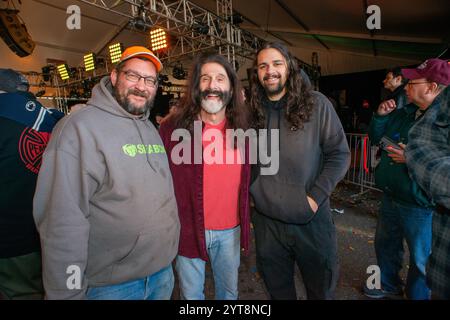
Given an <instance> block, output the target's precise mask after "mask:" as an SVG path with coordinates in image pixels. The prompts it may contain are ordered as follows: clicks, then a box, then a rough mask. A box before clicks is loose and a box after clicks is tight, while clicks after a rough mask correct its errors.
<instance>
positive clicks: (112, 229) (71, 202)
mask: <svg viewBox="0 0 450 320" xmlns="http://www.w3.org/2000/svg"><path fill="white" fill-rule="evenodd" d="M111 92H112V87H111V83H110V79H109V77H105V78H103V79H102V80H101V82H100V83H99V84H98V85H97V86H95V88H94V89H93V92H92V98H91V99H90V100H89V102H88V103H87V106H86V107H85V108H83V109H81V110H79V111H77V112H74V113H73V114H71V115H69V116H66V117H65V118H64V119H63V120H61V121H60V122H59V124H58V125H57V126H56V127H55V130H54V131H53V136H52V138H51V140H50V142H49V144H48V147H47V150H46V151H45V153H44V156H43V164H42V168H41V170H40V173H39V177H38V182H37V188H36V193H35V197H34V213H33V214H34V219H35V222H36V225H37V227H38V230H39V233H40V237H41V246H42V255H43V257H42V258H43V281H44V287H45V291H46V296H47V298H48V299H84V298H85V293H86V289H87V287H97V286H106V285H113V284H119V283H123V282H127V281H131V280H135V279H139V278H143V277H146V276H149V275H151V274H153V273H155V272H157V271H159V270H161V269H162V268H164V267H166V266H168V265H169V264H170V263H171V262H172V260H173V259H174V257H175V256H176V253H177V249H178V240H179V231H180V224H179V219H178V213H177V205H176V201H175V195H174V190H173V184H172V177H171V174H170V170H169V164H168V161H167V155H166V152H165V149H164V147H163V143H162V141H161V139H160V137H159V134H158V132H157V131H156V129H155V128H154V126H153V125H152V124H151V123H150V121H148V115H145V116H143V117H138V116H134V115H132V114H129V113H128V112H126V111H125V110H124V109H123V108H122V107H121V106H120V105H119V104H118V103H117V101H116V100H115V99H114V97H113V96H112V93H111ZM78 271H80V272H79V274H81V286H78V284H79V283H78V282H77V278H76V277H77V274H78Z"/></svg>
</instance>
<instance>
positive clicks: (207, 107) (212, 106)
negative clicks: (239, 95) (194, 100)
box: [202, 99, 225, 114]
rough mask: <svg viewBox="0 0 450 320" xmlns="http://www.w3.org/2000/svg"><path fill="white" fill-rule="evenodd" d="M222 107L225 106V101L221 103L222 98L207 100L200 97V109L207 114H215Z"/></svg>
mask: <svg viewBox="0 0 450 320" xmlns="http://www.w3.org/2000/svg"><path fill="white" fill-rule="evenodd" d="M223 108H225V103H223V101H222V100H219V101H209V100H206V99H202V109H203V110H204V111H205V112H207V113H209V114H216V113H217V112H219V111H220V110H222V109H223Z"/></svg>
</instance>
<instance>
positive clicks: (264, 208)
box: [250, 176, 314, 224]
mask: <svg viewBox="0 0 450 320" xmlns="http://www.w3.org/2000/svg"><path fill="white" fill-rule="evenodd" d="M250 192H251V194H252V196H253V199H254V201H255V207H256V209H257V210H258V211H259V212H261V213H263V214H264V215H267V216H269V217H271V218H273V219H277V220H280V221H283V222H286V223H294V224H305V223H308V222H309V221H310V220H311V219H312V218H313V217H314V211H313V210H312V209H311V207H310V205H309V203H308V200H307V199H306V190H305V186H304V185H301V184H296V183H292V182H281V181H278V180H277V179H273V178H272V177H268V176H259V177H258V178H257V179H256V181H255V182H254V183H253V184H252V186H251V187H250Z"/></svg>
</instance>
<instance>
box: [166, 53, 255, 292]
mask: <svg viewBox="0 0 450 320" xmlns="http://www.w3.org/2000/svg"><path fill="white" fill-rule="evenodd" d="M193 66H194V67H193V70H192V71H191V72H190V75H191V78H190V81H189V86H188V90H187V94H186V95H185V97H184V98H183V100H182V101H181V102H180V104H179V108H178V109H177V111H175V113H174V114H172V115H171V116H170V117H169V118H168V119H167V120H166V121H164V122H163V123H162V125H161V128H160V134H161V137H162V140H163V142H164V145H165V148H166V150H167V153H168V154H170V156H169V161H170V168H171V171H172V177H173V180H174V187H175V195H176V198H177V204H178V211H179V216H180V222H181V238H180V246H179V251H178V257H177V260H176V270H177V273H178V277H179V280H180V289H181V298H183V299H187V300H202V299H204V298H205V295H204V282H205V265H206V262H207V261H208V260H209V261H210V263H211V267H212V270H213V274H214V282H215V289H216V294H215V297H216V299H219V300H227V299H230V300H234V299H237V298H238V269H239V264H240V249H241V247H242V248H243V249H248V243H249V234H250V222H249V195H248V187H249V182H250V164H249V161H248V152H242V151H243V150H245V149H244V148H238V147H237V145H236V146H234V139H227V138H228V137H229V136H228V132H226V131H227V129H234V130H236V129H243V130H246V129H247V127H248V109H247V108H246V107H245V104H244V100H243V97H242V95H241V87H240V84H239V80H238V78H237V75H236V73H235V71H234V70H233V68H232V67H231V65H230V64H229V63H228V61H227V60H226V59H225V58H224V57H222V56H220V55H210V56H201V57H200V58H198V59H197V61H196V62H195V63H194V64H193ZM177 129H181V130H177ZM186 130H187V131H186ZM175 131H176V132H175ZM180 132H181V133H183V132H184V133H187V135H188V136H189V137H188V138H186V139H183V141H182V142H179V141H178V140H177V139H174V140H175V141H173V140H172V139H173V137H174V136H176V135H178V133H180ZM190 137H193V138H190ZM179 145H184V146H185V147H186V148H187V150H186V149H183V151H182V154H181V153H180V152H179V150H180V148H179ZM241 146H242V145H241ZM196 148H197V149H196ZM199 150H200V152H201V155H202V157H198V154H199ZM180 158H182V159H181V160H180Z"/></svg>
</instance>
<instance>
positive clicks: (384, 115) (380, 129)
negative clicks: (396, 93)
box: [369, 99, 396, 144]
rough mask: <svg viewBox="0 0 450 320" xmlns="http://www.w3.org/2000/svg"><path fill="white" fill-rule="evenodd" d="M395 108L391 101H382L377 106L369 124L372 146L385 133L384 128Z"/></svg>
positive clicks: (393, 102)
mask: <svg viewBox="0 0 450 320" xmlns="http://www.w3.org/2000/svg"><path fill="white" fill-rule="evenodd" d="M395 108H396V103H395V101H394V100H392V99H391V100H387V101H383V102H382V103H381V104H380V105H379V106H378V110H377V112H375V113H374V115H373V117H372V120H371V121H370V124H369V138H370V142H371V143H372V144H377V143H378V142H379V141H380V140H381V138H382V137H383V136H384V134H385V133H386V128H387V126H388V123H389V120H390V118H391V117H392V113H393V112H394V111H395Z"/></svg>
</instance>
